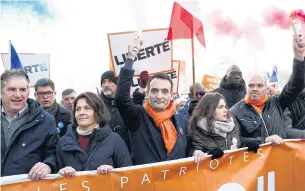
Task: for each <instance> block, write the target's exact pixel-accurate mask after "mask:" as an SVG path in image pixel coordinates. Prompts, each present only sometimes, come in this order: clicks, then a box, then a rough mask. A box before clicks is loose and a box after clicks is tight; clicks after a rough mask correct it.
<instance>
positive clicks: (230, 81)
mask: <svg viewBox="0 0 305 191" xmlns="http://www.w3.org/2000/svg"><path fill="white" fill-rule="evenodd" d="M212 92H218V93H220V94H221V95H223V96H224V97H225V98H226V101H227V105H228V107H229V108H231V107H232V106H233V105H235V104H236V103H237V102H239V101H240V100H242V99H243V98H244V97H245V95H246V86H245V81H244V80H243V78H242V72H241V70H240V68H239V67H238V66H237V65H232V66H230V67H229V68H228V70H227V74H226V75H225V76H224V77H223V78H222V80H221V82H220V86H219V88H216V89H214V90H213V91H212Z"/></svg>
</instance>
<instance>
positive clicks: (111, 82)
mask: <svg viewBox="0 0 305 191" xmlns="http://www.w3.org/2000/svg"><path fill="white" fill-rule="evenodd" d="M117 80H118V79H117V78H116V77H115V76H114V72H113V71H111V70H109V71H106V72H104V73H103V74H102V76H101V87H102V91H101V94H100V96H101V98H102V100H103V101H104V103H105V104H106V106H107V108H108V111H109V113H110V117H111V119H110V121H109V122H108V124H109V126H110V128H111V129H112V131H114V132H116V133H118V134H119V135H120V136H121V137H122V138H123V139H124V141H125V142H126V144H127V146H128V148H130V143H129V134H128V130H127V128H126V127H125V124H124V121H123V119H122V117H121V114H120V112H119V110H118V109H117V108H116V102H115V100H114V95H115V92H116V88H117Z"/></svg>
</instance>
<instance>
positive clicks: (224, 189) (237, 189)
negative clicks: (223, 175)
mask: <svg viewBox="0 0 305 191" xmlns="http://www.w3.org/2000/svg"><path fill="white" fill-rule="evenodd" d="M228 190H234V191H247V190H246V189H245V188H244V187H243V186H242V185H240V184H238V183H226V184H224V185H222V186H221V187H220V188H219V189H218V191H228Z"/></svg>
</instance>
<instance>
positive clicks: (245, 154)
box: [244, 152, 249, 162]
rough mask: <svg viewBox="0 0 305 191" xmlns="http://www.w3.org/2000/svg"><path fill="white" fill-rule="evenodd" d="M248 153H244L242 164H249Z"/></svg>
mask: <svg viewBox="0 0 305 191" xmlns="http://www.w3.org/2000/svg"><path fill="white" fill-rule="evenodd" d="M247 154H248V152H244V162H249V160H247V158H248V155H247Z"/></svg>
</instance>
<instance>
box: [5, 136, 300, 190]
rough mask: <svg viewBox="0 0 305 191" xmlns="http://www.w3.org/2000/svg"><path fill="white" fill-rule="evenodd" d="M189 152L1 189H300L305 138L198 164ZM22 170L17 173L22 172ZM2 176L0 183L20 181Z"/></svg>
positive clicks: (17, 184) (234, 153)
mask: <svg viewBox="0 0 305 191" xmlns="http://www.w3.org/2000/svg"><path fill="white" fill-rule="evenodd" d="M192 160H193V159H192V158H187V159H182V160H176V161H167V162H163V163H155V164H149V165H141V166H134V167H127V168H122V169H119V170H117V171H116V172H111V173H110V174H108V175H96V174H94V173H95V172H92V174H91V175H81V176H77V177H76V178H73V179H67V178H55V179H49V180H41V181H35V182H33V181H23V182H19V183H11V184H6V185H2V186H1V189H2V191H16V190H20V191H21V190H22V191H38V190H39V191H55V190H56V191H88V190H90V191H111V190H112V191H135V190H137V191H141V190H144V191H164V190H166V191H186V190H194V191H200V190H202V191H228V190H232V191H304V190H305V181H304V180H305V140H299V141H293V140H291V141H285V142H284V144H282V145H281V146H271V145H266V146H261V147H260V149H259V150H258V152H257V153H253V152H248V151H247V150H245V149H241V150H239V151H235V152H229V153H227V154H225V155H224V156H223V157H222V158H220V159H215V160H210V158H208V159H206V160H205V161H203V162H202V163H200V164H198V165H197V164H196V163H194V162H193V161H192ZM22 176H24V177H26V175H20V177H22ZM18 177H19V176H17V177H2V180H1V184H5V182H11V181H12V179H16V181H18ZM20 177H19V179H20Z"/></svg>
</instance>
